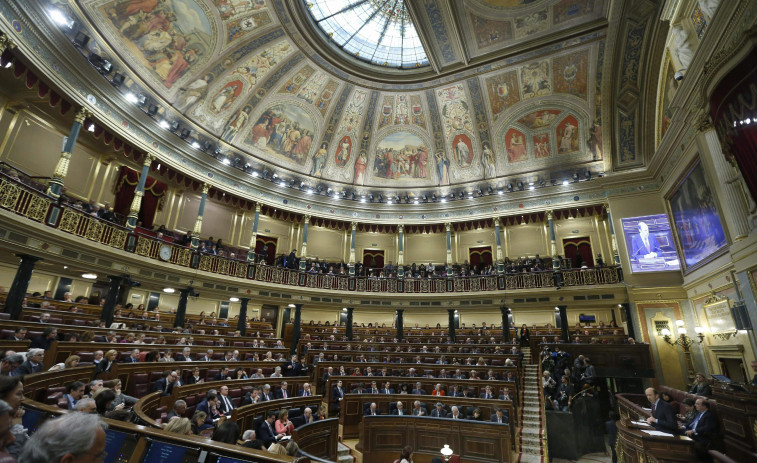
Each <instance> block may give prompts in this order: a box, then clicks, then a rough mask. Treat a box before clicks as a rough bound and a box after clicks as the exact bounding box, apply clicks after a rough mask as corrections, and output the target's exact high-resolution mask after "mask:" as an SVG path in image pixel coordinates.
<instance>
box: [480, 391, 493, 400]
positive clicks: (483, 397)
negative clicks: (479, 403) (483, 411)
mask: <svg viewBox="0 0 757 463" xmlns="http://www.w3.org/2000/svg"><path fill="white" fill-rule="evenodd" d="M495 397H496V396H495V395H494V393H491V394H489V399H493V398H495ZM486 398H487V397H486V392H484V393H483V394H481V395H480V396H479V399H486Z"/></svg>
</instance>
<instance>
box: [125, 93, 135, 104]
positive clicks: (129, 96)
mask: <svg viewBox="0 0 757 463" xmlns="http://www.w3.org/2000/svg"><path fill="white" fill-rule="evenodd" d="M124 98H126V101H128V102H129V103H133V104H137V101H138V100H137V95H135V94H133V93H131V92H127V93H126V95H124Z"/></svg>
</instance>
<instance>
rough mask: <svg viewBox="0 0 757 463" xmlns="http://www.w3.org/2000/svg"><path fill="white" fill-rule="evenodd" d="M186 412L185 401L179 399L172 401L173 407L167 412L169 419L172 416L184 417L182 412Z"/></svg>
mask: <svg viewBox="0 0 757 463" xmlns="http://www.w3.org/2000/svg"><path fill="white" fill-rule="evenodd" d="M186 412H187V403H186V402H185V401H183V400H181V399H179V400H177V401H176V402H174V403H173V409H172V410H171V411H170V412H168V419H169V420H170V419H171V418H173V417H174V416H175V417H177V418H182V417H184V413H186Z"/></svg>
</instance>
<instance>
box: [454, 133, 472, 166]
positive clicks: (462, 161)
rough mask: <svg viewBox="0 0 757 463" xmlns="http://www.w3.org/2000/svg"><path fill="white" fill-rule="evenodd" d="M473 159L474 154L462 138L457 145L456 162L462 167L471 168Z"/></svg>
mask: <svg viewBox="0 0 757 463" xmlns="http://www.w3.org/2000/svg"><path fill="white" fill-rule="evenodd" d="M472 158H473V153H472V152H471V150H470V149H469V148H468V145H467V144H466V143H465V142H464V141H463V139H462V137H460V139H458V142H457V144H456V145H455V160H457V165H458V166H460V167H466V166H469V165H470V163H471V161H472Z"/></svg>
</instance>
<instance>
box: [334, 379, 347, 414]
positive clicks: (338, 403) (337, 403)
mask: <svg viewBox="0 0 757 463" xmlns="http://www.w3.org/2000/svg"><path fill="white" fill-rule="evenodd" d="M342 399H344V388H343V387H342V382H341V381H337V382H336V386H334V388H333V389H331V400H332V402H333V404H332V405H333V408H334V410H336V411H339V410H340V409H341V407H342Z"/></svg>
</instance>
